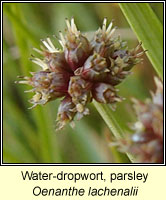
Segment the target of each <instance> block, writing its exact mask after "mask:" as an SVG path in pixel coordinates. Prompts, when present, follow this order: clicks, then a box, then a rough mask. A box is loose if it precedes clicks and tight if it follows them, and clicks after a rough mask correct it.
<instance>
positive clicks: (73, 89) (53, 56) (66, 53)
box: [18, 18, 158, 128]
mask: <svg viewBox="0 0 166 200" xmlns="http://www.w3.org/2000/svg"><path fill="white" fill-rule="evenodd" d="M66 25H67V30H66V33H65V34H64V35H63V34H62V33H61V32H60V33H59V35H60V39H59V42H60V44H61V46H62V49H61V50H58V49H57V48H55V47H54V45H53V43H52V42H51V40H50V38H46V39H44V40H41V42H42V45H41V50H39V49H36V48H34V50H35V51H36V52H38V53H39V54H40V55H41V56H42V57H43V58H42V59H41V58H36V57H34V56H33V57H32V58H31V60H32V62H34V63H35V64H37V65H39V66H40V67H41V68H42V70H41V71H38V72H33V73H32V76H31V77H23V79H24V80H21V81H18V82H19V83H25V84H29V85H31V86H32V87H33V89H32V90H30V91H32V92H35V95H34V96H33V98H32V99H31V100H30V102H31V103H32V104H33V106H32V107H34V106H36V105H37V104H41V105H44V104H46V103H47V102H49V101H51V100H55V99H56V98H59V97H64V99H63V100H62V101H61V104H60V106H59V109H58V115H57V121H58V123H57V124H58V128H62V127H64V125H65V124H66V123H67V122H72V121H73V119H74V118H76V119H81V118H82V117H83V116H84V115H87V114H89V109H88V108H87V104H88V103H90V102H91V101H92V99H95V100H96V101H98V102H100V103H107V104H114V103H116V102H118V101H121V100H122V98H121V97H119V96H118V95H117V90H116V89H115V86H116V85H118V84H119V83H120V82H122V81H123V79H124V78H126V76H127V75H128V74H129V73H130V71H129V70H130V69H131V68H132V67H133V66H134V65H135V64H137V63H138V62H140V61H141V59H140V58H139V57H140V56H141V55H142V54H143V53H144V52H141V53H137V51H138V50H139V48H140V46H141V44H139V45H138V47H136V48H135V49H133V50H128V47H127V45H126V42H124V41H122V40H121V39H120V37H119V36H118V37H116V38H113V37H112V35H113V33H114V32H115V28H112V26H113V23H112V22H111V23H110V24H109V25H108V27H107V19H106V18H105V19H104V21H103V25H102V27H101V28H99V29H98V30H97V31H96V32H95V34H94V37H93V38H92V40H91V41H89V40H88V38H87V37H86V36H84V35H83V34H82V33H81V32H80V31H79V30H78V29H77V27H76V25H75V23H74V19H73V18H72V19H71V21H69V20H67V19H66ZM156 101H158V100H157V99H156Z"/></svg>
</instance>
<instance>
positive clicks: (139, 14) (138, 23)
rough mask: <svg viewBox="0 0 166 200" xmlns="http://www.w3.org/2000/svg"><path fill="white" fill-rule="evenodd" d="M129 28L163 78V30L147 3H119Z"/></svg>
mask: <svg viewBox="0 0 166 200" xmlns="http://www.w3.org/2000/svg"><path fill="white" fill-rule="evenodd" d="M119 5H120V8H121V10H122V11H123V14H124V15H125V17H126V19H127V21H128V23H129V24H130V26H131V28H132V29H133V30H134V32H135V34H136V35H137V37H138V39H139V40H140V41H142V43H143V48H144V49H147V50H148V52H147V56H148V58H149V60H150V61H151V63H152V65H153V67H154V69H155V70H156V72H157V73H158V75H159V76H160V78H161V79H162V77H163V29H162V24H161V23H160V21H159V20H158V18H157V17H156V15H155V13H154V12H153V10H152V9H151V7H150V6H149V4H148V3H119Z"/></svg>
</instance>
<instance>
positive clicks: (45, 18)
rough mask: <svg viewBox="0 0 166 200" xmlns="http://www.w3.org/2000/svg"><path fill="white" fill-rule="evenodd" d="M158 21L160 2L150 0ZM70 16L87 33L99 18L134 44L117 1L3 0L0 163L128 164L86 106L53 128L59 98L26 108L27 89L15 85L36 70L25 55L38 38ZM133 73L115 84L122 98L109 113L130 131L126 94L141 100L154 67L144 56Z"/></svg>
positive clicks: (150, 84)
mask: <svg viewBox="0 0 166 200" xmlns="http://www.w3.org/2000/svg"><path fill="white" fill-rule="evenodd" d="M150 5H151V7H152V9H153V10H154V12H155V13H156V15H157V17H158V18H159V20H160V21H161V22H162V23H163V4H162V3H151V4H150ZM72 16H74V18H75V22H76V24H77V27H78V28H79V29H80V30H81V31H83V32H87V34H88V35H89V36H90V35H91V33H92V32H93V31H95V30H96V29H98V27H99V26H101V24H102V21H103V18H104V17H107V18H108V21H109V22H110V21H111V20H112V19H114V25H115V26H117V27H118V30H117V32H116V34H120V35H121V37H122V39H123V40H127V42H128V46H129V48H134V47H136V45H137V44H138V41H137V38H136V36H135V35H134V33H133V32H132V30H131V28H130V27H129V24H128V23H127V21H126V19H125V17H124V15H123V13H122V12H121V10H120V8H119V6H118V4H117V3H3V162H4V163H121V162H126V163H128V162H129V160H128V159H127V158H126V156H125V155H122V154H121V153H119V152H117V150H116V149H115V148H113V147H110V145H109V144H110V141H112V140H113V138H112V136H111V132H110V130H109V129H108V128H107V125H106V124H105V122H104V121H103V119H102V118H101V117H100V115H99V113H98V112H97V111H96V109H95V108H94V107H93V105H90V106H89V108H90V113H91V114H90V115H89V116H86V117H84V118H83V119H82V120H81V121H79V122H76V126H75V128H74V129H72V128H71V127H70V126H69V125H67V126H66V127H65V128H64V129H63V130H62V131H58V132H56V131H55V125H56V122H55V119H56V114H57V107H58V104H59V100H56V101H53V102H49V103H48V104H47V105H45V106H37V107H36V108H34V109H32V110H28V107H30V106H31V105H30V103H29V102H28V99H30V98H31V97H32V95H33V94H32V93H31V94H29V93H24V91H25V90H28V89H30V87H28V86H26V85H18V84H15V83H14V81H16V80H17V76H18V75H23V76H29V75H30V74H29V72H31V71H37V70H39V67H38V66H37V65H35V64H33V63H32V62H31V61H30V60H29V58H30V56H31V54H35V53H34V52H33V51H32V48H33V47H37V48H38V47H39V45H40V39H43V38H46V37H47V36H49V37H50V38H51V39H52V41H53V43H54V44H55V45H56V46H57V47H60V46H59V44H58V42H57V41H56V39H55V38H53V37H52V35H56V36H58V31H59V30H61V31H62V32H63V31H64V29H65V18H69V19H70V18H71V17H72ZM143 58H144V61H143V63H140V64H138V65H136V66H135V67H134V69H133V70H132V71H133V74H132V75H130V76H129V77H128V78H127V79H126V80H125V81H124V82H123V83H122V84H120V85H119V86H118V88H119V89H120V92H119V94H120V96H123V97H125V98H126V100H125V101H123V102H122V103H119V104H118V105H117V109H116V111H115V118H116V119H117V121H118V123H120V126H121V127H122V128H123V131H124V132H125V133H126V134H128V133H130V132H131V130H130V129H129V123H132V122H134V121H135V120H136V118H135V114H134V111H133V108H132V103H131V97H135V98H138V99H141V100H144V99H145V98H147V97H150V93H149V90H154V83H153V77H154V75H155V72H154V70H153V68H152V66H151V64H150V62H149V61H148V59H147V57H146V56H144V57H143Z"/></svg>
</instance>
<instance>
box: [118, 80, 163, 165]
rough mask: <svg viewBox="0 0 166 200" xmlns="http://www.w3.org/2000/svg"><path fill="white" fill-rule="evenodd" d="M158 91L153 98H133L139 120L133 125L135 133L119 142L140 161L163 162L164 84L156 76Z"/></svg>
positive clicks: (122, 148)
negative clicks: (143, 99) (142, 99)
mask: <svg viewBox="0 0 166 200" xmlns="http://www.w3.org/2000/svg"><path fill="white" fill-rule="evenodd" d="M155 83H156V86H157V89H156V92H155V93H152V100H150V99H147V100H146V101H145V102H142V101H139V100H136V99H133V102H134V109H135V111H136V114H137V118H138V121H137V122H136V123H135V124H133V125H132V127H131V128H132V129H133V130H134V132H135V133H134V134H133V135H132V136H131V137H130V136H129V138H127V139H124V140H121V141H120V142H119V143H120V144H118V145H119V146H120V149H121V150H122V151H124V152H126V151H127V152H130V153H132V154H134V155H135V156H136V158H137V162H140V163H142V162H143V163H162V162H163V84H162V82H161V81H160V80H159V79H158V78H156V77H155Z"/></svg>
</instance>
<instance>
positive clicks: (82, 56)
mask: <svg viewBox="0 0 166 200" xmlns="http://www.w3.org/2000/svg"><path fill="white" fill-rule="evenodd" d="M66 24H67V28H68V30H67V33H66V36H65V37H63V35H62V33H60V37H61V40H60V43H61V45H62V46H63V48H64V54H65V58H66V61H67V63H68V64H69V65H70V67H71V69H72V70H73V71H75V70H76V69H77V68H79V67H81V66H82V65H83V63H84V62H85V60H86V59H87V58H88V56H89V55H90V52H91V46H90V43H89V41H88V39H87V38H86V37H85V36H83V35H82V34H81V33H80V31H78V30H77V28H76V25H75V23H74V19H73V18H72V19H71V24H70V22H69V21H68V20H66Z"/></svg>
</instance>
